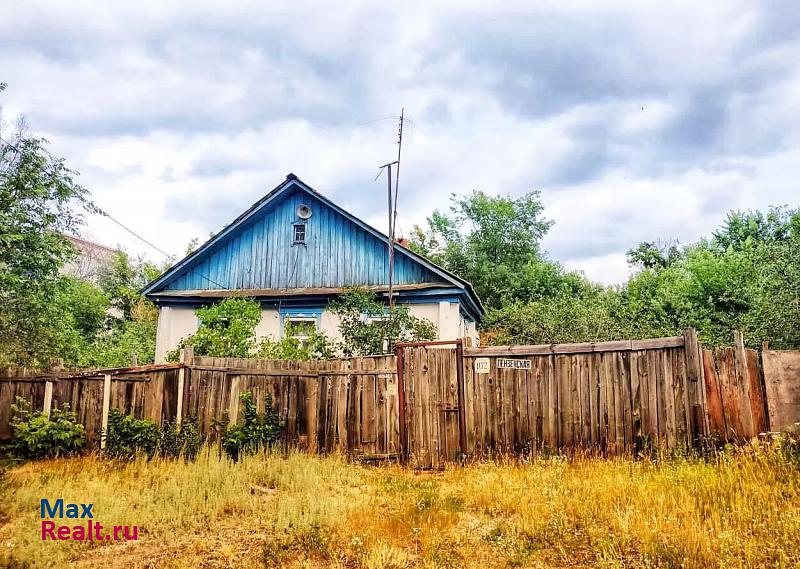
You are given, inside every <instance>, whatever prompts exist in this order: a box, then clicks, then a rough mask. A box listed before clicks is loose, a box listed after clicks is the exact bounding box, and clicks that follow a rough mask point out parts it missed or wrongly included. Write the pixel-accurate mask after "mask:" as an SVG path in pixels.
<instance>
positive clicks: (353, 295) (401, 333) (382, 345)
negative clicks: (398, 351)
mask: <svg viewBox="0 0 800 569" xmlns="http://www.w3.org/2000/svg"><path fill="white" fill-rule="evenodd" d="M330 310H331V312H333V313H334V314H336V315H338V316H339V318H340V324H339V333H340V334H341V335H342V342H341V345H340V348H341V351H342V353H343V354H344V355H345V357H352V356H374V355H378V354H391V353H394V350H395V344H396V343H397V342H418V341H421V340H433V339H435V338H436V326H435V325H434V324H433V322H431V321H430V320H428V319H426V318H418V317H416V316H413V315H412V314H411V313H410V312H409V308H408V306H407V305H402V304H397V305H395V306H393V307H391V308H388V307H385V306H384V305H383V302H381V301H380V300H379V299H378V297H377V296H376V295H375V293H374V292H371V291H368V290H364V289H360V288H357V287H355V288H351V289H349V290H347V291H346V292H344V293H343V294H342V295H341V296H339V298H338V299H336V300H335V301H333V302H331V304H330Z"/></svg>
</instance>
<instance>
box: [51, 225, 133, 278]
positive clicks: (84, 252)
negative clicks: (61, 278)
mask: <svg viewBox="0 0 800 569" xmlns="http://www.w3.org/2000/svg"><path fill="white" fill-rule="evenodd" d="M62 236H63V237H64V238H66V239H67V240H68V241H69V242H70V243H71V244H72V246H73V247H75V249H76V250H77V252H78V254H77V255H76V256H75V258H73V259H71V260H70V261H67V263H65V264H64V266H63V267H62V268H61V273H62V274H65V275H69V276H71V277H76V278H79V279H82V280H85V281H89V282H92V283H94V284H97V282H98V280H99V277H100V274H101V273H102V272H103V271H104V270H105V269H106V268H108V267H109V266H110V265H111V263H113V262H114V258H115V257H116V256H117V255H118V254H119V251H117V250H116V249H112V248H111V247H106V246H105V245H100V243H95V242H94V241H87V240H86V239H81V238H80V237H75V236H74V235H66V234H62Z"/></svg>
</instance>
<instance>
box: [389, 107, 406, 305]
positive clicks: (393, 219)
mask: <svg viewBox="0 0 800 569" xmlns="http://www.w3.org/2000/svg"><path fill="white" fill-rule="evenodd" d="M404 112H405V108H404V107H401V108H400V125H399V126H398V128H397V160H396V161H395V162H396V164H397V173H396V174H395V176H394V200H392V179H391V178H392V170H391V167H390V168H389V307H390V308H391V307H393V306H394V290H393V284H394V283H393V281H394V279H393V277H394V239H395V235H394V228H395V225H396V223H397V193H398V191H399V189H400V152H401V150H402V149H403V113H404Z"/></svg>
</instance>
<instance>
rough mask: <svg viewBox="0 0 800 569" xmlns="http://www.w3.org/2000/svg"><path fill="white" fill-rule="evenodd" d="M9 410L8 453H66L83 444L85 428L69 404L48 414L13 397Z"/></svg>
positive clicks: (46, 455)
mask: <svg viewBox="0 0 800 569" xmlns="http://www.w3.org/2000/svg"><path fill="white" fill-rule="evenodd" d="M11 413H12V418H11V431H12V435H13V439H12V442H11V452H12V454H13V455H14V456H15V457H17V458H22V459H30V458H52V457H56V456H67V455H71V454H75V453H77V452H80V451H81V450H82V449H83V448H84V447H85V446H86V430H85V429H84V428H83V425H81V424H80V423H78V420H77V417H76V416H75V413H73V412H72V411H70V409H69V405H66V404H65V405H64V406H62V407H61V409H59V408H55V409H53V410H52V411H51V412H50V416H49V417H48V416H47V415H46V414H45V413H44V412H42V411H36V412H34V411H32V410H31V404H30V402H29V401H28V400H26V399H23V398H21V397H17V399H16V403H15V404H14V405H12V406H11Z"/></svg>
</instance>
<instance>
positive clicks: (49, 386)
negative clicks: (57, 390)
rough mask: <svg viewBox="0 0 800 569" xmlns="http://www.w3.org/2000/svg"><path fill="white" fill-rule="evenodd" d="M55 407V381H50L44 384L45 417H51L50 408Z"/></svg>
mask: <svg viewBox="0 0 800 569" xmlns="http://www.w3.org/2000/svg"><path fill="white" fill-rule="evenodd" d="M52 407H53V382H52V381H48V382H45V384H44V408H43V409H42V410H43V411H44V414H45V417H47V418H48V419H49V418H50V410H51V408H52Z"/></svg>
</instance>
